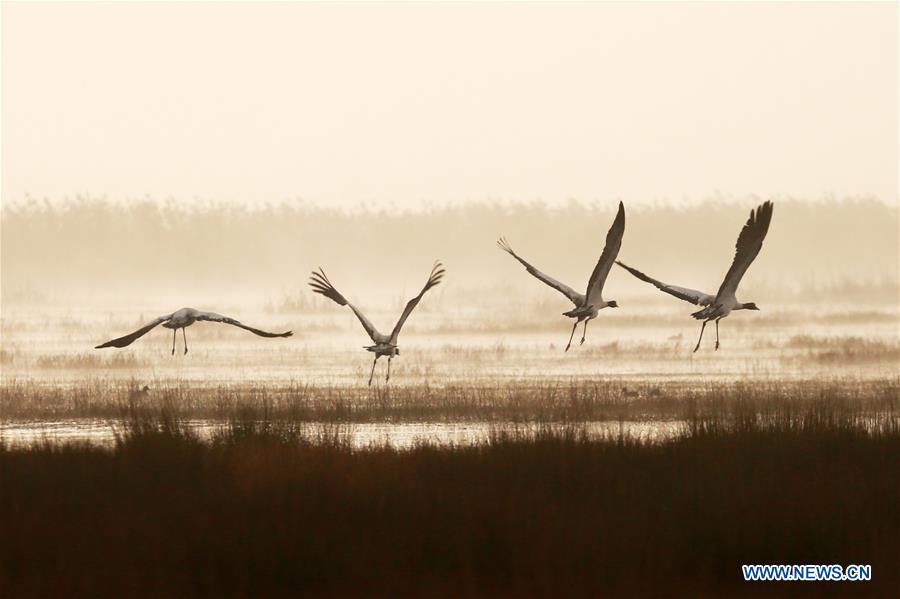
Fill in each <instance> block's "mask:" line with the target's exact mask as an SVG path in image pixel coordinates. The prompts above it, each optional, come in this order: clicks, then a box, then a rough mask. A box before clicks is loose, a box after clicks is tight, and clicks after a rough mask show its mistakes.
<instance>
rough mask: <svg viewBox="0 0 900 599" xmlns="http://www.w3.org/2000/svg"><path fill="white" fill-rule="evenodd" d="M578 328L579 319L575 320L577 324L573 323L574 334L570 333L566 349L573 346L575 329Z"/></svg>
mask: <svg viewBox="0 0 900 599" xmlns="http://www.w3.org/2000/svg"><path fill="white" fill-rule="evenodd" d="M577 328H578V321H577V320H576V321H575V324H573V325H572V334H571V335H569V342H568V343H567V344H566V351H569V348H570V347H572V338H573V337H574V336H575V329H577Z"/></svg>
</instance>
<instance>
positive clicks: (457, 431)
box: [0, 420, 686, 449]
mask: <svg viewBox="0 0 900 599" xmlns="http://www.w3.org/2000/svg"><path fill="white" fill-rule="evenodd" d="M179 424H180V425H182V426H184V427H185V428H186V429H189V430H190V431H191V432H193V433H195V434H196V435H197V436H198V437H200V438H201V439H211V438H212V437H213V436H214V435H215V434H216V433H217V432H221V431H223V430H225V429H226V427H227V426H228V423H227V422H224V421H219V420H185V421H180V422H179ZM300 427H301V430H302V431H303V432H305V433H307V434H308V435H309V437H310V438H312V439H315V438H317V437H318V436H320V435H327V436H329V437H337V438H338V439H340V440H343V441H346V442H348V443H349V444H350V446H351V447H354V448H365V447H370V446H373V445H376V446H377V445H389V446H391V447H395V448H397V449H408V448H411V447H415V446H416V445H422V444H428V445H434V446H449V445H456V446H469V445H476V444H478V443H483V442H485V441H487V440H488V439H490V438H491V436H492V435H498V434H502V433H504V432H508V433H521V434H526V435H527V434H534V433H537V432H540V431H546V430H550V431H554V432H563V431H566V430H575V431H577V432H578V434H581V432H582V431H583V432H584V433H585V434H586V435H587V436H588V437H589V438H592V439H600V438H607V437H617V436H620V435H621V436H624V437H627V438H629V439H634V440H639V441H642V442H657V441H665V440H668V439H673V438H675V437H677V436H679V435H682V434H684V432H685V430H686V423H685V422H684V421H678V420H672V421H663V420H649V421H639V422H637V421H600V422H585V423H578V424H576V425H573V424H571V423H541V424H532V423H516V422H500V423H498V422H411V423H356V424H344V425H332V424H327V425H325V424H316V423H309V424H303V425H300ZM123 431H124V424H123V423H122V422H121V421H110V420H60V421H32V422H16V423H6V424H0V443H3V444H5V445H6V446H7V447H25V446H29V445H34V444H41V443H48V444H50V445H63V444H66V443H86V444H89V445H94V446H99V447H112V446H113V445H114V444H115V440H116V436H117V435H120V434H121V433H122V432H123Z"/></svg>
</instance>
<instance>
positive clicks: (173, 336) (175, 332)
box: [172, 329, 178, 356]
mask: <svg viewBox="0 0 900 599" xmlns="http://www.w3.org/2000/svg"><path fill="white" fill-rule="evenodd" d="M176 335H178V329H172V355H173V356H174V355H175V337H176Z"/></svg>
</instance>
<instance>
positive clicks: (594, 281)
mask: <svg viewBox="0 0 900 599" xmlns="http://www.w3.org/2000/svg"><path fill="white" fill-rule="evenodd" d="M624 234H625V206H624V205H623V204H622V202H619V211H618V212H617V213H616V218H615V220H614V221H613V224H612V226H611V227H610V228H609V231H608V232H607V233H606V246H605V247H604V248H603V253H602V254H600V259H599V260H598V261H597V265H596V266H595V267H594V272H592V273H591V278H590V279H589V280H588V284H587V291H585V293H584V294H581V293H578V292H577V291H575V290H574V289H572V288H571V287H569V286H568V285H566V284H565V283H560V282H559V281H557V280H556V279H554V278H553V277H550V276H548V275H545V274H544V273H542V272H541V271H539V270H538V269H536V268H535V267H534V266H532V265H531V264H529V263H528V262H526V261H525V260H523V259H522V258H521V257H519V255H518V254H516V253H515V252H514V251H513V249H512V247H511V246H510V245H509V242H507V241H506V238H505V237H501V238H500V240H499V241H498V242H497V245H499V246H500V249H502V250H503V251H505V252H506V253H508V254H509V255H510V256H512V257H513V258H515V259H516V260H518V261H519V262H521V263H522V266H524V267H525V269H526V270H527V271H528V272H529V273H531V274H532V275H533V276H534V277H535V278H537V279H538V280H539V281H542V282H544V283H546V284H547V285H549V286H550V287H553V288H554V289H556V290H557V291H559V292H560V293H562V294H563V295H565V296H566V297H567V298H569V300H570V301H571V302H572V303H573V304H575V308H573V309H572V310H569V311H568V312H563V316H568V317H569V318H575V319H577V320H576V321H575V324H573V325H572V334H571V335H569V343H567V344H566V350H565V351H569V348H570V347H571V346H572V338H573V337H575V329H576V328H578V323H580V322H581V321H584V331H583V332H582V334H581V343H582V344H584V338H585V336H586V335H587V325H588V322H589V321H591V320H593V319H595V318H597V314H598V312H599V311H600V310H602V309H603V308H618V307H619V304H617V303H616V302H615V301H614V300H609V301H604V299H603V285H604V283H606V277H607V275H609V271H610V269H611V268H612V265H613V262H614V261H615V259H616V256H617V255H618V254H619V248H621V247H622V237H623V235H624Z"/></svg>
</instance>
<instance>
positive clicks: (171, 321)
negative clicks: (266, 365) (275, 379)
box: [94, 308, 293, 356]
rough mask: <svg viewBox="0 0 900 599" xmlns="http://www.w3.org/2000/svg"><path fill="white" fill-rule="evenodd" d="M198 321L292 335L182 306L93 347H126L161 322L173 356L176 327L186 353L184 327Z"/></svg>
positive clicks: (266, 333)
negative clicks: (170, 330)
mask: <svg viewBox="0 0 900 599" xmlns="http://www.w3.org/2000/svg"><path fill="white" fill-rule="evenodd" d="M198 321H200V322H203V321H208V322H223V323H225V324H230V325H234V326H236V327H240V328H242V329H245V330H247V331H250V332H251V333H253V334H254V335H259V336H260V337H290V336H291V335H293V333H292V332H291V331H287V332H286V333H268V332H266V331H261V330H259V329H255V328H253V327H250V326H247V325H245V324H243V323H241V322H240V321H238V320H235V319H233V318H229V317H227V316H222V315H221V314H216V313H215V312H201V311H200V310H194V309H193V308H182V309H181V310H178V311H176V312H172V313H171V314H165V315H163V316H160V317H159V318H156V319H155V320H153V321H151V322H148V323H147V324H145V325H144V326H142V327H141V328H139V329H138V330H136V331H135V332H133V333H129V334H127V335H125V336H123V337H119V338H117V339H113V340H111V341H107V342H106V343H101V344H100V345H98V346H96V347H95V348H94V349H103V348H104V347H126V346H128V345H131V344H132V343H134V342H135V341H136V340H137V339H139V338H141V337H143V336H144V335H146V334H147V333H149V332H150V331H151V330H153V329H154V328H155V327H156V326H157V325H160V324H161V325H163V327H165V328H167V329H172V355H173V356H174V355H175V337H176V335H177V334H178V329H181V336H182V337H183V338H184V353H185V354H186V353H188V346H187V334H186V333H185V332H184V329H186V328H187V327H189V326H191V325H192V324H194V323H195V322H198Z"/></svg>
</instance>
